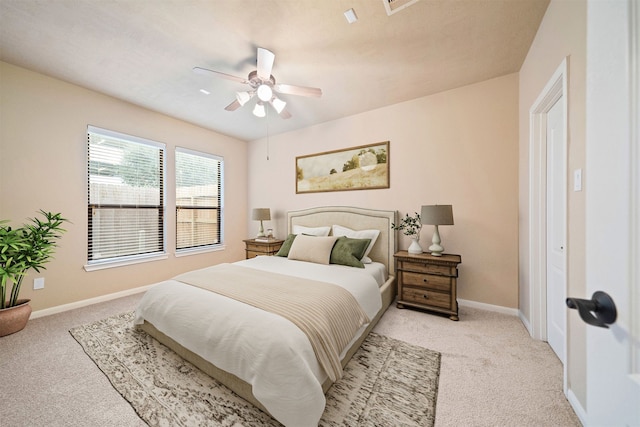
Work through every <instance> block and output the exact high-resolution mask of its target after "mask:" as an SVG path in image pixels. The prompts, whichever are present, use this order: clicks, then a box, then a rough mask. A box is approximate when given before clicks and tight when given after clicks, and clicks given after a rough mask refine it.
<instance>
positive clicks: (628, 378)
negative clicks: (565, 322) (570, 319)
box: [570, 0, 640, 426]
mask: <svg viewBox="0 0 640 427" xmlns="http://www.w3.org/2000/svg"><path fill="white" fill-rule="evenodd" d="M638 3H640V2H637V1H636V0H615V1H612V0H589V1H588V3H587V93H586V100H587V109H586V112H587V114H586V121H587V129H586V130H587V134H586V136H587V138H586V159H587V161H586V169H585V178H586V181H585V191H586V259H585V264H586V278H587V293H588V295H586V296H583V297H582V298H590V297H591V295H592V294H593V292H594V291H597V290H602V291H605V292H607V293H609V294H610V295H611V297H612V298H613V300H614V301H615V304H616V306H617V309H618V318H617V321H616V322H615V323H614V324H612V325H611V327H610V328H608V329H606V328H599V327H594V326H587V325H585V328H586V337H587V348H586V362H587V363H586V364H587V368H586V369H587V381H586V387H587V390H586V408H585V412H586V417H587V420H586V424H587V425H589V426H639V425H640V378H639V377H640V311H639V307H638V306H639V305H640V283H639V282H640V279H639V277H640V266H639V264H640V262H639V261H638V259H640V251H639V247H640V220H639V218H640V213H639V212H638V211H639V210H640V208H639V207H638V205H640V190H639V186H640V172H639V171H640V158H639V157H640V155H639V154H638V147H639V143H640V138H639V137H638V134H639V133H640V119H639V118H638V113H639V112H640V110H639V108H640V102H639V98H640V90H639V89H638V85H639V84H640V74H639V72H638V65H640V64H639V62H640V53H639V52H638V49H640V48H639V47H638V44H639V43H640V36H638V34H637V33H636V32H637V31H640V28H639V27H640V12H639V11H638V10H637V9H636V8H637V7H639V6H640V5H639V4H638ZM632 41H633V42H632ZM630 52H631V53H630ZM570 314H571V315H576V316H577V315H578V313H574V312H572V313H570Z"/></svg>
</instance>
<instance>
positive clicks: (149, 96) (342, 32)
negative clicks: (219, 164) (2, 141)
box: [0, 0, 549, 140]
mask: <svg viewBox="0 0 640 427" xmlns="http://www.w3.org/2000/svg"><path fill="white" fill-rule="evenodd" d="M385 1H388V0H55V1H52V0H0V60H2V61H5V62H8V63H11V64H15V65H18V66H21V67H24V68H28V69H30V70H34V71H37V72H40V73H43V74H47V75H50V76H53V77H56V78H59V79H61V80H65V81H67V82H71V83H75V84H77V85H80V86H83V87H86V88H89V89H93V90H96V91H99V92H102V93H105V94H108V95H111V96H114V97H116V98H120V99H123V100H126V101H129V102H131V103H133V104H136V105H140V106H142V107H145V108H148V109H151V110H154V111H158V112H161V113H164V114H167V115H169V116H173V117H177V118H179V119H182V120H185V121H188V122H191V123H194V124H197V125H199V126H202V127H205V128H208V129H213V130H216V131H218V132H221V133H223V134H227V135H231V136H234V137H237V138H240V139H243V140H254V139H257V138H260V137H264V136H265V135H266V134H267V128H268V132H269V134H270V135H274V134H277V133H281V132H286V131H290V130H293V129H299V128H304V127H308V126H311V125H314V124H317V123H322V122H326V121H329V120H334V119H337V118H340V117H345V116H350V115H353V114H357V113H360V112H364V111H368V110H372V109H375V108H379V107H383V106H386V105H391V104H396V103H398V102H403V101H407V100H410V99H414V98H418V97H422V96H426V95H430V94H433V93H436V92H441V91H443V90H447V89H452V88H455V87H460V86H464V85H467V84H472V83H476V82H479V81H483V80H487V79H490V78H493V77H498V76H502V75H506V74H509V73H513V72H517V71H519V69H520V66H521V65H522V62H523V60H524V58H525V56H526V54H527V51H528V49H529V46H530V45H531V42H532V40H533V38H534V36H535V33H536V31H537V29H538V26H539V24H540V21H541V19H542V17H543V15H544V12H545V10H546V8H547V5H548V3H549V0H419V1H417V2H416V3H414V4H413V5H411V6H409V7H407V8H405V9H403V10H400V11H398V12H396V13H394V14H392V15H391V16H389V15H387V12H386V10H385V7H384V2H385ZM398 1H400V0H398ZM350 8H353V9H354V10H355V12H356V14H357V16H358V18H359V19H358V21H357V22H356V23H354V24H348V23H347V20H346V19H345V16H344V15H343V13H344V12H345V11H346V10H347V9H350ZM257 47H264V48H267V49H269V50H271V51H273V52H274V53H275V55H276V58H275V63H274V67H273V71H272V74H273V75H274V76H275V78H276V80H277V82H278V83H287V84H293V85H301V86H311V87H319V88H321V89H322V91H323V96H322V98H319V99H318V98H305V97H300V96H293V95H282V96H280V97H281V98H282V99H284V100H285V101H287V102H288V105H287V109H288V110H289V111H290V113H291V114H292V115H293V117H292V118H291V119H288V120H283V119H281V118H280V117H278V116H277V115H276V113H275V111H274V110H270V111H269V115H268V117H267V119H260V118H257V117H255V116H253V114H252V113H251V110H252V106H251V104H250V103H249V104H247V105H245V106H244V107H242V108H240V109H238V110H236V111H234V112H228V111H225V110H224V107H225V106H226V105H228V104H229V103H230V102H232V101H233V100H234V96H235V92H236V91H239V90H246V88H247V87H248V86H244V85H242V84H240V83H236V82H233V81H230V80H224V79H219V78H210V77H207V76H202V75H198V74H195V73H193V72H192V68H193V67H195V66H199V67H204V68H209V69H214V70H217V71H222V72H224V73H228V74H232V75H236V76H240V77H246V76H247V75H248V73H249V72H250V71H252V70H254V69H255V68H256V48H257ZM201 88H204V89H206V90H208V91H210V92H211V94H210V95H204V94H202V93H201V92H200V91H199V90H200V89H201ZM253 102H255V101H253ZM267 120H268V126H267Z"/></svg>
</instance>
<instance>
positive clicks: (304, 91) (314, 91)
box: [273, 83, 322, 98]
mask: <svg viewBox="0 0 640 427" xmlns="http://www.w3.org/2000/svg"><path fill="white" fill-rule="evenodd" d="M273 89H274V90H275V91H276V92H278V93H284V94H287V95H298V96H313V97H316V98H320V97H321V96H322V89H318V88H316V87H306V86H294V85H287V84H282V83H278V84H275V85H274V86H273Z"/></svg>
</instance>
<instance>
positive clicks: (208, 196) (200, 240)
mask: <svg viewBox="0 0 640 427" xmlns="http://www.w3.org/2000/svg"><path fill="white" fill-rule="evenodd" d="M222 169H223V160H222V158H221V157H218V156H215V155H213V154H206V153H200V152H197V151H193V150H188V149H186V148H180V147H178V148H176V250H177V251H180V250H186V249H193V248H202V247H206V246H212V245H217V244H220V243H221V242H222V226H221V224H222Z"/></svg>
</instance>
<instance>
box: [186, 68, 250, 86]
mask: <svg viewBox="0 0 640 427" xmlns="http://www.w3.org/2000/svg"><path fill="white" fill-rule="evenodd" d="M193 72H194V73H196V74H202V75H205V76H216V77H221V78H223V79H227V80H232V81H234V82H238V83H245V84H246V83H249V81H248V80H247V79H245V78H243V77H236V76H232V75H231V74H227V73H221V72H220V71H214V70H209V69H207V68H201V67H193Z"/></svg>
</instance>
